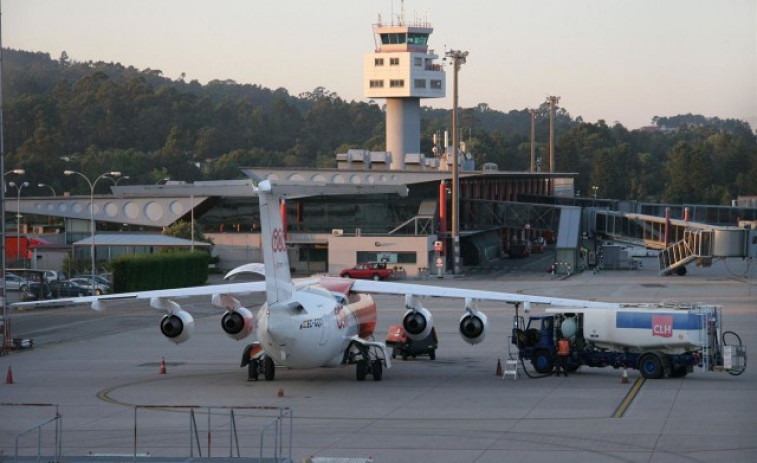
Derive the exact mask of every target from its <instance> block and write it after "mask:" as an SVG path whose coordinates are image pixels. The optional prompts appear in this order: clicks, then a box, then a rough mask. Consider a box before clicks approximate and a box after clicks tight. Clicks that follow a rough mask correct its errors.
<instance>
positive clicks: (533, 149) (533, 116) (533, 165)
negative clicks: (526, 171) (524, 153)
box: [531, 109, 536, 173]
mask: <svg viewBox="0 0 757 463" xmlns="http://www.w3.org/2000/svg"><path fill="white" fill-rule="evenodd" d="M531 172H532V173H533V172H536V110H535V109H532V110H531Z"/></svg>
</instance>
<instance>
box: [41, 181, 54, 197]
mask: <svg viewBox="0 0 757 463" xmlns="http://www.w3.org/2000/svg"><path fill="white" fill-rule="evenodd" d="M37 186H38V187H39V188H45V187H47V188H50V192H51V193H52V194H53V196H55V188H53V187H52V185H48V184H47V183H38V184H37Z"/></svg>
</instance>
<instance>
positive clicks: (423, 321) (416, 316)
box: [402, 296, 434, 341]
mask: <svg viewBox="0 0 757 463" xmlns="http://www.w3.org/2000/svg"><path fill="white" fill-rule="evenodd" d="M405 307H407V312H405V316H404V317H402V327H403V328H404V329H405V334H406V335H407V337H408V338H410V339H412V340H413V341H421V340H423V339H426V338H427V337H428V336H429V334H431V329H432V328H433V327H434V319H433V317H432V316H431V312H429V311H428V310H427V309H426V308H425V307H423V306H421V305H420V303H418V302H417V301H415V298H414V297H413V296H406V297H405Z"/></svg>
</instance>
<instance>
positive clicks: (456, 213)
mask: <svg viewBox="0 0 757 463" xmlns="http://www.w3.org/2000/svg"><path fill="white" fill-rule="evenodd" d="M444 56H445V58H450V59H451V60H452V66H453V69H454V72H453V74H452V75H453V80H452V89H453V90H452V262H453V272H454V273H455V274H456V275H459V274H460V173H459V163H460V161H459V155H458V146H457V145H458V143H457V73H458V72H459V71H460V66H462V65H463V64H465V61H466V58H467V57H468V52H467V51H460V50H450V51H448V52H447V53H445V55H444Z"/></svg>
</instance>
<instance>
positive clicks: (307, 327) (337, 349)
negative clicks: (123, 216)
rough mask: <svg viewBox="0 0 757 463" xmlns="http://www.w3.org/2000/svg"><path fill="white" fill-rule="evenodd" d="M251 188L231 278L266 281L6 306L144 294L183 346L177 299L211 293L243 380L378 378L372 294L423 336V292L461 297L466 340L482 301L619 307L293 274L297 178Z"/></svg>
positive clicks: (380, 356)
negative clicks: (248, 243)
mask: <svg viewBox="0 0 757 463" xmlns="http://www.w3.org/2000/svg"><path fill="white" fill-rule="evenodd" d="M344 186H345V185H333V184H332V185H326V184H319V185H318V186H317V187H313V186H308V190H307V191H308V192H312V191H313V188H316V189H317V191H318V193H320V194H343V193H345V192H346V191H345V189H344V188H341V187H344ZM349 186H351V187H352V188H351V189H350V190H349V191H348V193H350V194H353V193H354V191H355V189H356V188H357V190H365V191H371V192H375V191H380V190H381V189H382V188H381V187H379V186H369V185H366V186H364V187H362V186H355V185H349ZM253 188H254V189H255V190H256V192H257V196H258V198H259V203H260V221H261V246H262V248H263V265H262V268H261V265H260V264H248V265H247V266H242V267H239V268H237V269H234V270H232V271H231V272H229V274H227V277H231V276H234V275H238V274H243V273H245V272H255V273H260V274H263V275H264V277H265V279H264V281H252V282H238V283H226V284H219V285H207V286H196V287H190V288H176V289H163V290H152V291H141V292H133V293H121V294H109V295H102V296H86V297H78V298H69V299H58V300H50V301H34V302H22V303H16V304H12V306H15V307H28V306H39V305H51V304H91V306H92V308H93V309H95V310H103V309H105V308H107V306H108V305H111V304H113V303H116V302H122V301H127V300H134V299H149V301H150V302H149V303H150V306H151V307H153V308H155V309H158V310H161V311H164V312H165V315H164V316H163V318H162V319H161V321H160V332H161V333H162V334H163V336H165V337H166V338H167V339H168V340H170V341H171V342H174V343H176V344H180V343H182V342H185V341H186V340H188V339H189V338H190V337H191V335H192V333H193V331H194V319H193V317H192V315H191V314H190V313H189V312H187V311H185V310H184V309H182V307H181V306H180V305H179V304H178V303H177V302H176V299H181V298H186V297H191V296H202V295H209V296H211V303H212V305H213V306H214V307H216V308H218V309H221V310H222V311H224V312H225V313H224V314H223V316H222V318H221V328H222V330H223V331H224V332H225V333H226V334H227V335H228V336H229V337H231V338H232V339H234V340H242V339H245V338H247V337H248V336H250V335H251V334H253V333H255V334H256V336H257V341H255V342H252V343H250V344H248V345H247V346H246V347H245V349H244V352H243V356H242V362H241V366H242V367H245V366H246V367H247V368H248V380H252V381H254V380H258V379H259V377H260V375H262V376H263V377H264V378H265V379H266V380H269V381H270V380H273V379H274V378H275V372H276V367H277V366H282V367H288V368H292V369H307V368H318V367H337V366H341V365H352V364H354V365H355V372H356V379H357V380H358V381H364V380H365V379H366V377H367V376H369V375H370V376H372V378H373V380H374V381H380V380H381V379H382V377H383V370H384V368H390V367H391V352H390V351H389V349H388V348H387V346H386V344H385V343H384V342H380V341H376V340H373V332H374V330H375V327H376V320H377V309H376V303H375V302H374V300H373V298H372V296H371V295H372V294H392V295H399V296H404V299H405V308H406V312H405V314H404V316H403V318H402V326H403V328H404V330H405V333H406V335H407V337H408V338H409V339H411V340H414V341H418V340H423V339H425V338H426V337H428V335H429V334H430V332H431V330H432V328H433V317H432V314H431V312H430V311H429V310H428V309H427V308H425V307H424V306H423V305H422V303H421V299H422V298H425V297H445V298H456V299H461V300H464V301H465V306H464V308H463V313H462V316H461V317H460V322H459V332H460V335H461V336H462V338H463V340H465V341H466V342H468V343H469V344H471V345H475V344H478V343H480V342H482V341H483V340H484V338H485V337H486V330H487V327H488V321H487V317H486V315H485V314H484V313H483V312H482V311H480V310H479V309H478V302H479V301H500V302H503V303H507V304H514V305H515V306H516V310H517V307H518V306H519V305H520V304H523V305H524V308H525V309H526V310H528V309H530V304H546V305H559V306H563V307H578V308H584V307H605V308H610V307H617V306H618V304H613V303H605V302H596V301H582V300H574V299H563V298H552V297H542V296H531V295H524V294H515V293H505V292H495V291H482V290H470V289H464V288H451V287H448V286H444V287H440V286H434V285H421V284H411V283H399V282H387V281H372V280H353V279H348V278H337V277H310V278H303V279H297V280H293V279H292V276H291V273H290V266H289V257H288V255H287V245H286V232H285V230H284V226H283V222H282V217H281V209H280V202H281V201H282V200H283V199H284V198H286V197H292V195H297V194H302V192H303V185H302V184H293V183H284V182H275V183H274V182H271V181H270V180H263V181H259V182H258V184H257V186H256V187H253ZM383 190H384V191H395V192H397V193H399V194H403V193H404V194H407V188H406V187H404V186H402V187H398V186H393V187H390V186H385V187H383ZM262 292H265V303H264V304H263V305H262V306H261V307H260V308H259V310H258V312H257V316H255V315H253V313H252V311H251V310H250V309H248V308H246V307H244V306H243V305H242V303H241V302H240V301H239V299H238V297H239V296H243V295H249V294H253V293H262Z"/></svg>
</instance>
